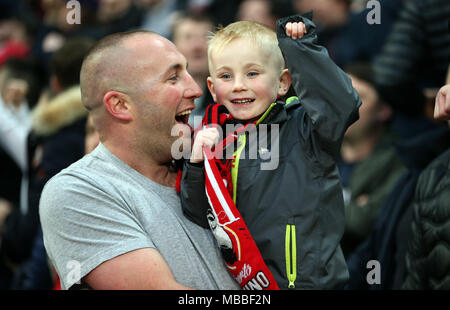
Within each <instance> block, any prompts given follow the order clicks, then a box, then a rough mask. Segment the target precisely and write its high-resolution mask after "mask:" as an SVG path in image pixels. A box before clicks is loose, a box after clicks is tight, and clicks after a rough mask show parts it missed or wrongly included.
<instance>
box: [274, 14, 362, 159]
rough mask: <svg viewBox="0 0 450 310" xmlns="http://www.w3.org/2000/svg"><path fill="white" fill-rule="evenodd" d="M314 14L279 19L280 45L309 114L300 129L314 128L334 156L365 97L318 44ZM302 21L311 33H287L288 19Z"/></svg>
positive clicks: (294, 85) (316, 134) (314, 133)
mask: <svg viewBox="0 0 450 310" xmlns="http://www.w3.org/2000/svg"><path fill="white" fill-rule="evenodd" d="M311 17H312V15H311V14H305V15H303V16H302V15H294V16H289V17H285V18H282V19H279V20H278V21H277V36H278V44H279V47H280V49H281V51H282V53H283V55H284V58H285V61H286V65H287V67H288V69H289V72H290V74H291V77H292V82H293V87H294V90H295V92H296V93H297V95H298V97H299V99H300V102H301V104H302V106H303V107H304V109H305V111H306V115H307V117H306V118H304V119H301V120H299V121H301V122H304V123H301V124H299V128H300V131H302V130H303V128H310V130H311V133H312V134H313V135H314V137H317V141H318V142H319V143H320V148H322V149H325V150H326V151H327V153H329V154H331V155H332V156H333V157H334V158H336V157H337V156H338V155H339V151H340V146H341V142H342V138H343V135H344V133H345V131H346V129H347V128H348V126H350V125H351V124H352V123H353V122H355V121H356V120H357V119H358V117H359V115H358V108H359V106H360V105H361V100H360V98H359V95H358V93H357V92H356V91H355V89H354V88H353V86H352V83H351V80H350V78H349V77H348V76H347V74H345V73H344V72H343V71H342V70H341V69H340V68H339V67H338V66H337V65H336V64H335V63H334V62H333V61H332V60H331V58H330V57H329V55H328V52H327V50H326V49H325V48H324V47H322V46H320V45H318V44H317V34H316V31H315V28H316V26H315V24H314V23H313V22H312V21H311V20H310V18H311ZM300 21H302V22H303V23H304V24H305V26H306V29H307V33H306V34H305V35H304V36H303V37H302V38H298V39H296V40H294V39H292V38H290V37H288V36H286V32H285V31H286V30H285V25H286V23H288V22H300Z"/></svg>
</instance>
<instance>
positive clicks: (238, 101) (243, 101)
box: [232, 99, 253, 104]
mask: <svg viewBox="0 0 450 310" xmlns="http://www.w3.org/2000/svg"><path fill="white" fill-rule="evenodd" d="M252 101H253V100H252V99H242V100H232V102H233V103H241V104H243V103H249V102H252Z"/></svg>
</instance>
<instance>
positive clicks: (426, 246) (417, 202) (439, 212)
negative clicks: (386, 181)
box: [403, 149, 450, 290]
mask: <svg viewBox="0 0 450 310" xmlns="http://www.w3.org/2000/svg"><path fill="white" fill-rule="evenodd" d="M411 208H412V209H413V221H412V237H411V239H410V242H409V249H408V252H407V255H406V280H405V282H404V284H403V288H404V289H419V290H430V289H431V290H436V289H444V290H449V289H450V247H449V244H450V149H447V151H446V152H445V153H444V154H442V155H441V156H439V157H438V158H436V159H435V160H434V161H433V162H432V163H431V164H430V165H429V166H428V167H427V168H426V169H425V170H424V171H423V172H422V174H421V175H420V177H419V181H418V182H417V188H416V192H415V196H414V202H413V205H412V207H411Z"/></svg>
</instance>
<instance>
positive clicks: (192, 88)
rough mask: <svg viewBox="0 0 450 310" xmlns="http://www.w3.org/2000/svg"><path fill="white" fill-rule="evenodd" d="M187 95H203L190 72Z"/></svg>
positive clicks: (197, 96)
mask: <svg viewBox="0 0 450 310" xmlns="http://www.w3.org/2000/svg"><path fill="white" fill-rule="evenodd" d="M186 88H187V89H186V92H185V96H186V97H187V98H192V99H195V98H199V97H200V96H201V95H203V91H202V89H201V88H200V86H198V85H197V83H196V82H195V80H194V78H193V77H192V76H191V75H190V74H189V73H188V74H187V87H186Z"/></svg>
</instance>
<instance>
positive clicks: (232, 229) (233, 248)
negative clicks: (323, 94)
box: [203, 104, 279, 290]
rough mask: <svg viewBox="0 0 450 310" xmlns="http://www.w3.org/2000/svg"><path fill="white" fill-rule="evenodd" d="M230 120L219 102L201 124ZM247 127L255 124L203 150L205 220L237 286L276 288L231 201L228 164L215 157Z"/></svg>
mask: <svg viewBox="0 0 450 310" xmlns="http://www.w3.org/2000/svg"><path fill="white" fill-rule="evenodd" d="M230 119H232V117H231V115H229V114H228V113H227V111H226V109H225V107H224V106H223V105H218V104H216V105H211V106H209V107H208V109H207V112H206V115H205V118H204V119H203V125H204V126H206V125H211V124H216V125H223V124H224V123H225V121H226V120H230ZM248 126H255V123H248V124H247V125H245V126H242V127H240V128H239V129H238V130H237V131H235V132H233V133H230V134H228V135H227V136H226V138H225V139H224V140H223V141H221V142H220V143H219V144H218V145H217V146H216V147H215V148H214V152H213V151H212V150H211V149H210V148H205V150H204V158H205V159H204V163H205V190H206V196H207V197H208V202H209V204H210V206H211V212H210V214H209V215H208V221H209V223H210V226H211V229H212V231H213V233H214V236H215V237H216V240H217V242H218V244H219V246H220V248H221V250H222V254H223V256H224V259H225V262H226V266H227V267H228V269H229V270H230V272H231V273H232V275H233V277H234V278H235V279H236V281H238V283H239V285H240V286H241V288H243V289H248V290H255V289H258V290H261V289H263V290H278V289H279V287H278V285H277V283H276V281H275V279H274V277H273V275H272V273H271V272H270V270H269V269H268V267H267V266H266V264H265V263H264V260H263V258H262V256H261V253H260V251H259V249H258V247H257V245H256V243H255V241H254V240H253V238H252V236H251V234H250V232H249V230H248V228H247V225H246V224H245V222H244V219H243V218H242V216H241V214H240V213H239V211H238V209H237V207H236V205H235V203H234V202H233V199H232V188H233V187H232V182H231V171H230V167H229V165H223V164H222V161H221V160H220V159H217V158H216V157H217V156H215V155H216V154H221V153H222V151H223V149H224V148H225V147H226V146H227V145H229V144H230V143H234V141H236V139H237V137H238V134H239V133H240V132H242V131H243V130H245V129H246V128H248ZM228 160H230V159H228ZM221 170H222V171H221ZM224 170H227V171H224Z"/></svg>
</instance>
